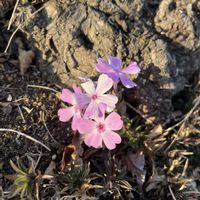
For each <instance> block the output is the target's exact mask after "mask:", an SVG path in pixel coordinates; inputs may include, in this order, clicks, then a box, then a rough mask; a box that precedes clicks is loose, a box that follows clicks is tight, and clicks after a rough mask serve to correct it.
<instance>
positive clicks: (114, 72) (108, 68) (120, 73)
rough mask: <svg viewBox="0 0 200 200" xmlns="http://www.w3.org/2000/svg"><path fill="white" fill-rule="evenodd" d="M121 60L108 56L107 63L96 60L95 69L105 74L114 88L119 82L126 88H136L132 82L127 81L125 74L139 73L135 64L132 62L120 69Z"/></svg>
mask: <svg viewBox="0 0 200 200" xmlns="http://www.w3.org/2000/svg"><path fill="white" fill-rule="evenodd" d="M121 66H122V60H121V59H120V58H117V57H112V56H109V58H108V63H107V62H105V61H104V60H103V59H101V58H100V59H98V63H97V65H96V69H97V71H98V72H101V73H104V74H107V75H108V76H109V77H110V78H112V80H113V81H114V86H115V87H116V86H117V84H118V83H119V80H121V82H122V84H123V85H124V86H125V87H126V88H132V87H135V86H137V84H136V83H134V82H133V81H132V80H130V79H128V78H127V77H126V75H125V74H137V73H139V72H140V68H139V67H138V65H137V63H136V62H132V63H131V64H129V65H128V66H127V67H126V68H124V69H121Z"/></svg>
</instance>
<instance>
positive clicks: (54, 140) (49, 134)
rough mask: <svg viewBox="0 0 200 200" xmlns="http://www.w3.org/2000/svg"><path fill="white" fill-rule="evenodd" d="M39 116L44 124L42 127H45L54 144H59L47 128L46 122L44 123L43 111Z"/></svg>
mask: <svg viewBox="0 0 200 200" xmlns="http://www.w3.org/2000/svg"><path fill="white" fill-rule="evenodd" d="M41 118H42V119H41V120H42V122H43V124H44V127H45V129H46V130H47V133H48V134H49V136H50V137H51V139H52V140H53V141H54V142H55V143H56V144H59V143H58V142H57V141H56V140H55V139H54V137H53V135H52V134H51V132H50V131H49V129H48V127H47V124H46V122H45V116H44V112H42V114H41Z"/></svg>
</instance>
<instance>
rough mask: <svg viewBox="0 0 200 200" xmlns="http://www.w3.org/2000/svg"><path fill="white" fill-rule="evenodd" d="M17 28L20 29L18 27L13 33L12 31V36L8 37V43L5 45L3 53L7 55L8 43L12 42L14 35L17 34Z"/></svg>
mask: <svg viewBox="0 0 200 200" xmlns="http://www.w3.org/2000/svg"><path fill="white" fill-rule="evenodd" d="M19 28H20V25H19V26H18V27H17V28H16V29H15V31H14V32H13V33H12V35H11V36H10V38H9V41H8V44H7V46H6V49H5V50H4V53H7V51H8V48H9V46H10V43H11V42H12V39H13V37H14V35H15V34H16V33H17V31H18V30H19Z"/></svg>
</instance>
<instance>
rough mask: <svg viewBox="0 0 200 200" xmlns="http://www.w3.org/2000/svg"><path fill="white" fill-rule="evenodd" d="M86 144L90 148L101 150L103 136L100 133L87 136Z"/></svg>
mask: <svg viewBox="0 0 200 200" xmlns="http://www.w3.org/2000/svg"><path fill="white" fill-rule="evenodd" d="M84 142H85V144H86V145H87V146H89V147H91V146H92V147H94V148H100V147H102V136H101V134H99V133H98V132H96V131H95V132H93V133H91V134H87V135H86V137H85V139H84Z"/></svg>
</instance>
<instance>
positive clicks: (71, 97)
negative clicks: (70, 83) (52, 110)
mask: <svg viewBox="0 0 200 200" xmlns="http://www.w3.org/2000/svg"><path fill="white" fill-rule="evenodd" d="M73 89H74V92H75V93H73V92H71V91H70V90H68V89H63V90H62V93H61V95H60V99H61V100H62V101H64V102H66V103H69V104H71V105H72V106H69V107H66V108H60V109H59V110H58V116H59V119H60V121H62V122H67V121H69V120H70V119H71V118H72V117H73V119H72V125H71V127H72V130H73V131H76V130H77V127H78V120H79V118H81V116H82V109H83V108H84V107H85V105H86V104H87V103H88V102H89V98H88V97H87V95H85V94H83V93H82V91H81V89H80V87H73Z"/></svg>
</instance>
